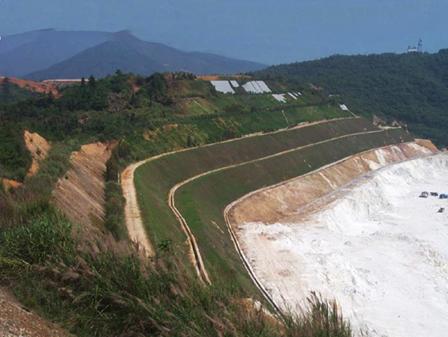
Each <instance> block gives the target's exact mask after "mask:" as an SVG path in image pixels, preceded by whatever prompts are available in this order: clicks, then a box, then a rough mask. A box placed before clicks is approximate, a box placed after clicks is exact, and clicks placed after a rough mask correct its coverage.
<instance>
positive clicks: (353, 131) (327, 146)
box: [135, 118, 408, 289]
mask: <svg viewBox="0 0 448 337" xmlns="http://www.w3.org/2000/svg"><path fill="white" fill-rule="evenodd" d="M407 137H408V136H407V135H406V134H405V133H404V132H403V131H401V130H391V131H381V130H377V129H375V128H374V127H373V126H372V125H371V123H369V122H368V121H366V120H364V119H360V118H348V119H341V120H335V121H327V122H322V123H316V124H313V125H309V126H302V127H300V128H295V129H290V130H283V131H280V132H274V133H271V134H265V135H258V136H252V137H246V138H242V139H238V140H234V141H229V142H224V143H219V144H214V145H210V146H205V147H200V148H195V149H190V150H185V151H180V152H177V153H172V154H167V155H163V156H160V157H157V158H154V159H149V161H148V162H147V163H146V164H144V165H142V166H141V167H139V168H138V169H137V170H136V172H135V183H136V186H137V189H138V202H139V205H140V210H141V215H142V218H143V222H144V224H145V226H146V230H147V233H148V234H149V236H150V238H151V241H152V242H153V244H155V245H156V246H157V245H159V244H161V243H165V242H168V241H169V242H171V243H172V244H173V245H177V246H182V247H183V248H185V247H184V244H185V242H186V238H187V236H188V235H186V234H189V236H190V240H189V241H187V242H188V243H189V245H190V248H188V246H187V247H186V248H187V250H189V251H190V252H192V255H194V256H191V257H192V260H193V261H195V263H196V268H197V271H198V273H199V274H200V270H205V269H206V270H209V269H210V270H211V274H212V275H213V276H211V278H212V279H213V280H214V281H217V280H218V279H222V280H225V281H229V280H232V281H235V282H237V283H238V284H239V285H243V286H244V288H246V289H253V286H252V284H251V282H250V280H249V278H248V276H247V275H246V273H245V271H244V270H243V268H242V265H241V262H240V260H239V258H238V256H237V254H236V252H235V250H234V247H233V244H232V242H231V241H230V237H229V236H228V234H227V231H226V227H225V225H224V221H223V220H222V210H223V209H224V207H225V205H226V204H227V203H229V202H231V201H232V200H234V199H236V198H238V197H239V196H241V195H240V193H242V194H245V193H247V192H249V191H251V190H253V189H257V188H259V187H261V186H263V185H261V186H260V185H259V184H260V183H261V184H262V183H266V184H267V185H270V184H272V181H274V182H279V181H282V180H284V179H288V177H291V176H292V177H293V176H297V175H300V174H303V172H306V170H309V169H314V168H316V167H319V165H321V164H322V165H325V163H326V160H328V161H329V162H332V161H333V160H338V159H340V158H342V157H344V156H347V155H350V154H353V153H356V152H360V151H363V150H365V149H369V148H373V147H378V146H382V145H385V144H392V143H397V142H401V141H403V140H405V139H407ZM313 144H315V145H313ZM333 147H336V148H337V149H338V150H337V151H334V149H333ZM299 151H305V152H303V153H302V152H300V153H299V154H297V153H298V152H299ZM320 151H323V152H322V153H319V152H320ZM279 153H283V154H282V155H279ZM294 154H296V155H298V156H299V158H301V155H305V156H307V157H308V156H309V157H310V159H309V160H310V161H309V162H307V163H306V164H304V162H303V161H302V160H301V159H298V158H296V157H294ZM266 157H269V158H266ZM263 158H265V159H264V160H262V159H263ZM278 158H282V159H280V161H279V162H278V164H275V163H276V161H277V160H278ZM251 161H257V162H252V163H251V164H246V165H242V164H243V163H247V162H251ZM283 161H285V162H283ZM262 163H263V164H262ZM269 163H274V166H275V165H278V166H277V167H276V168H277V169H276V170H274V171H272V167H270V165H271V164H269ZM290 164H293V165H292V166H291V165H290ZM233 165H240V166H239V167H238V170H241V169H242V168H243V167H251V169H250V171H252V169H253V172H254V174H258V178H257V179H255V180H254V179H252V178H251V175H250V172H249V176H248V177H243V178H242V179H241V181H238V180H239V178H238V174H237V175H236V176H235V177H234V178H235V179H236V180H234V181H233V182H232V183H234V184H236V185H232V184H229V187H228V189H227V190H226V191H227V192H229V191H233V192H234V193H232V194H228V196H227V195H223V199H222V200H223V201H225V202H224V203H221V202H217V201H219V200H217V199H216V198H218V197H217V196H218V195H219V194H220V189H214V188H212V191H213V193H215V194H213V193H212V195H211V197H212V199H210V200H214V201H213V202H211V203H210V200H208V201H206V202H205V204H203V203H202V199H203V198H206V199H207V198H208V195H209V192H207V193H205V194H204V195H203V196H202V197H201V198H196V195H195V196H193V194H195V193H196V192H195V189H194V188H193V189H192V190H190V185H191V186H195V185H196V183H197V182H198V181H202V178H201V179H195V178H196V177H197V176H198V175H203V174H204V175H206V177H204V179H207V178H208V177H209V176H213V174H209V173H210V171H214V170H220V169H222V168H229V167H230V166H233ZM264 165H267V167H265V166H264ZM260 167H261V170H259V168H260ZM227 171H229V172H234V170H233V169H232V170H230V169H228V170H227ZM264 175H266V176H264ZM192 177H193V178H192ZM189 179H193V181H192V183H191V184H187V185H184V183H185V182H186V181H187V182H188V180H189ZM220 179H221V178H220ZM223 179H224V180H220V181H218V182H217V186H219V185H222V184H224V185H226V180H227V178H223ZM209 188H210V187H209ZM177 189H179V193H178V194H176V191H177ZM191 193H192V194H191ZM190 194H191V195H190ZM175 196H176V198H175ZM177 198H179V199H177ZM232 198H234V199H232ZM218 199H219V198H218ZM168 201H169V202H168ZM176 205H177V206H178V208H179V210H180V213H179V212H177V208H176ZM204 205H206V206H205V207H204ZM198 206H200V207H198ZM170 207H171V209H170ZM196 208H201V210H200V211H201V212H204V211H205V212H206V213H207V214H208V211H210V212H211V213H210V214H213V219H212V218H208V217H207V214H205V215H201V214H198V213H197V212H196V211H198V212H199V210H196ZM176 213H177V214H176ZM183 217H185V219H186V222H185V221H183ZM190 222H191V224H190ZM181 224H182V226H181ZM203 224H205V227H204V226H203ZM190 228H191V229H192V230H193V233H188V231H189V230H190ZM210 229H211V230H210ZM198 231H199V232H198ZM206 232H208V233H206ZM196 234H197V235H198V237H197V238H198V242H197V245H198V246H197V247H196V249H195V246H196V243H195V242H194V237H195V236H196ZM192 237H193V239H191V238H192ZM204 240H206V241H207V243H206V244H204ZM204 245H205V246H204ZM202 247H204V249H205V251H206V253H203V254H200V251H202ZM193 253H194V254H193ZM209 253H210V254H209ZM201 255H202V258H203V259H205V261H204V263H205V265H206V268H201V267H203V266H200V265H199V264H201ZM201 276H202V278H203V279H204V280H205V281H207V280H208V278H209V276H208V275H206V273H205V274H204V273H202V275H201ZM216 276H217V277H216Z"/></svg>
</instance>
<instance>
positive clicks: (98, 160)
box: [53, 143, 114, 225]
mask: <svg viewBox="0 0 448 337" xmlns="http://www.w3.org/2000/svg"><path fill="white" fill-rule="evenodd" d="M113 147H114V144H104V143H93V144H87V145H83V146H82V147H81V149H80V150H79V151H76V152H73V153H72V155H71V157H70V163H71V166H72V168H71V169H70V170H69V171H68V172H67V173H66V174H65V176H64V177H62V178H61V179H59V181H58V182H57V184H56V188H55V190H54V191H53V202H54V204H55V205H56V207H58V208H59V209H61V210H62V212H63V213H64V214H65V215H66V216H67V217H68V218H69V219H70V220H71V221H73V222H76V223H79V224H82V225H95V224H96V225H98V224H101V223H102V222H103V218H104V203H105V201H104V198H105V196H104V188H105V182H104V173H105V171H106V163H107V161H108V160H109V158H110V156H111V152H112V149H113Z"/></svg>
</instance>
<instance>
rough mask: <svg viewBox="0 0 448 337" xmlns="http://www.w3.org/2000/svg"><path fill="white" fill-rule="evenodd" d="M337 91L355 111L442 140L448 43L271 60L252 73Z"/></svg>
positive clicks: (447, 107) (446, 123) (447, 109)
mask: <svg viewBox="0 0 448 337" xmlns="http://www.w3.org/2000/svg"><path fill="white" fill-rule="evenodd" d="M256 75H257V76H261V77H263V78H265V79H273V78H281V79H282V80H284V81H288V82H290V83H291V84H295V85H297V84H301V85H304V84H306V85H310V84H312V85H313V86H318V87H321V88H322V90H324V91H325V92H326V94H328V95H340V96H341V97H343V99H344V101H345V102H346V104H347V105H349V107H350V108H351V109H352V110H353V111H354V112H356V113H360V114H368V115H376V116H378V117H380V118H381V119H384V120H386V121H388V122H391V121H394V120H397V121H399V122H402V123H404V124H406V125H407V126H408V127H409V129H410V131H412V132H414V133H415V134H416V135H418V136H420V137H425V138H426V137H427V138H431V139H433V140H434V141H435V142H436V143H437V144H438V145H443V146H446V145H447V144H448V139H447V137H446V130H447V128H448V49H444V50H440V51H439V52H438V53H436V54H428V53H409V54H381V55H367V56H362V55H357V56H340V55H336V56H332V57H329V58H325V59H321V60H316V61H309V62H302V63H292V64H288V65H279V66H273V67H270V68H268V69H266V70H263V71H260V72H257V73H256Z"/></svg>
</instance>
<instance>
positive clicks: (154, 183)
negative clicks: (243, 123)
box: [135, 118, 374, 244]
mask: <svg viewBox="0 0 448 337" xmlns="http://www.w3.org/2000/svg"><path fill="white" fill-rule="evenodd" d="M369 130H374V127H373V126H372V125H371V123H369V122H368V121H367V120H364V119H360V118H348V119H340V120H336V121H330V122H323V123H317V124H312V125H310V126H306V127H300V128H295V129H289V130H284V131H282V132H274V133H269V134H264V135H259V136H253V137H246V138H241V139H238V140H235V141H229V142H223V143H219V144H215V145H210V146H204V147H199V148H195V149H189V150H185V151H181V152H177V153H173V154H167V155H164V156H160V157H157V158H156V159H155V160H149V161H148V162H147V163H146V164H145V165H143V166H141V167H139V168H138V169H137V170H136V172H135V183H136V186H137V188H138V197H139V198H138V201H139V205H140V209H141V212H142V217H143V220H144V223H145V224H146V227H147V230H148V233H149V236H150V238H151V239H152V241H153V242H154V243H155V244H159V243H161V242H162V241H164V240H173V241H174V242H175V243H178V242H183V241H184V240H185V235H184V233H183V232H182V230H181V229H180V228H179V225H178V223H177V220H176V218H175V216H174V215H173V213H172V212H171V210H170V209H169V207H168V205H167V200H168V194H169V191H170V189H171V188H172V187H173V186H174V185H176V184H178V183H180V182H182V181H184V180H186V179H188V178H190V177H193V176H196V175H198V174H200V173H203V172H207V171H210V170H214V169H216V168H220V167H224V166H228V165H234V164H238V163H242V162H246V161H249V160H254V159H257V158H261V157H265V156H268V155H272V154H274V153H278V152H280V151H284V150H287V149H291V148H295V147H298V146H303V145H307V144H312V143H315V142H318V141H321V140H324V139H329V138H334V137H338V136H341V135H345V134H349V133H355V132H364V131H369Z"/></svg>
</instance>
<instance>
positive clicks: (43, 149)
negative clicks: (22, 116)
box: [23, 130, 51, 177]
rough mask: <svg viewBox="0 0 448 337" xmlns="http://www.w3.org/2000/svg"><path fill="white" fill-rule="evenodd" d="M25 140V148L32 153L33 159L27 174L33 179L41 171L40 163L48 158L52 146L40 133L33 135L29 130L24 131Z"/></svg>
mask: <svg viewBox="0 0 448 337" xmlns="http://www.w3.org/2000/svg"><path fill="white" fill-rule="evenodd" d="M23 138H24V140H25V146H26V148H27V149H28V151H29V152H30V154H31V158H32V163H31V167H30V168H29V170H28V173H27V176H28V177H31V176H34V175H35V174H36V173H37V171H39V163H40V162H41V161H42V160H44V159H45V158H47V155H48V152H49V151H50V148H51V145H50V143H48V142H47V140H46V139H45V138H43V137H42V136H40V135H39V134H38V133H32V132H29V131H28V130H25V131H24V133H23Z"/></svg>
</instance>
